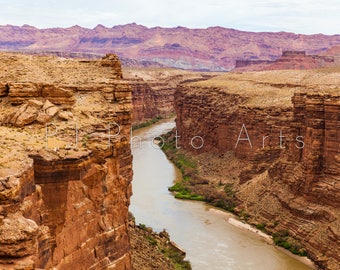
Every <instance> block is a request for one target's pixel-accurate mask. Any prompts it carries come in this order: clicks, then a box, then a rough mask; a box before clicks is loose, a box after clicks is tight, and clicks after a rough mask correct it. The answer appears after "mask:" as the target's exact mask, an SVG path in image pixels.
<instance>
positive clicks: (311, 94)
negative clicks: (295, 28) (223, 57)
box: [175, 69, 340, 269]
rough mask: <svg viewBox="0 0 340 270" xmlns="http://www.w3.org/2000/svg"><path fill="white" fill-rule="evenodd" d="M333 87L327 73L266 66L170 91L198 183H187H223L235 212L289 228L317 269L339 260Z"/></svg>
mask: <svg viewBox="0 0 340 270" xmlns="http://www.w3.org/2000/svg"><path fill="white" fill-rule="evenodd" d="M339 85H340V73H339V71H338V70H337V71H336V70H334V69H333V70H323V71H280V72H279V71H271V72H258V73H243V74H228V75H222V76H219V77H216V78H213V79H210V80H208V81H204V82H199V83H194V84H187V85H185V84H184V85H181V86H180V87H179V88H178V89H177V92H176V96H175V109H176V113H177V119H176V124H177V131H178V136H179V137H178V138H177V139H178V144H179V146H180V147H182V148H184V149H185V150H186V151H189V152H191V153H192V154H195V155H194V156H196V158H197V159H198V164H199V166H198V170H199V171H200V173H201V174H200V176H201V178H202V179H205V183H204V181H201V182H200V183H198V182H197V183H194V185H195V187H194V188H195V189H196V190H199V189H198V188H199V186H200V185H201V186H202V188H201V190H207V189H208V188H207V186H206V184H207V183H210V184H209V187H211V186H216V192H220V191H219V187H220V186H221V185H222V186H223V185H224V184H231V185H232V186H234V191H235V192H236V194H235V195H236V198H237V207H236V209H235V210H236V211H237V212H238V213H240V214H241V215H243V216H247V218H248V221H249V222H252V223H255V224H262V225H263V226H266V229H267V230H268V231H269V232H272V233H273V232H288V234H289V235H290V236H291V237H292V238H293V239H295V240H297V241H298V242H300V243H301V244H302V246H303V247H304V248H305V249H306V250H307V254H308V255H309V256H310V258H312V259H313V260H314V261H315V262H316V263H317V264H318V265H319V266H320V267H322V268H324V269H339V268H338V266H339V264H338V263H339V261H340V257H339V247H340V230H339V222H340V221H339V218H340V211H339V206H340V200H339V194H340V163H339V160H340V159H339V155H340V152H339V146H340V126H339V124H340V122H339V121H340V118H339V115H340V92H339ZM198 136H200V137H198ZM202 142H203V145H202ZM201 146H202V147H201ZM205 167H206V168H205ZM206 180H208V181H206ZM203 195H205V194H204V192H203Z"/></svg>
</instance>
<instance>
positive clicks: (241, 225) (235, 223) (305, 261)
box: [217, 210, 317, 269]
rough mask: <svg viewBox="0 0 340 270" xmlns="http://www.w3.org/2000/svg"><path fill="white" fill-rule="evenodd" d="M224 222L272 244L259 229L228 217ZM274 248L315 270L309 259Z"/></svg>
mask: <svg viewBox="0 0 340 270" xmlns="http://www.w3.org/2000/svg"><path fill="white" fill-rule="evenodd" d="M217 211H218V210H217ZM221 212H222V211H221ZM226 220H227V221H228V223H229V224H231V225H233V226H235V227H237V228H240V229H243V230H247V231H250V232H252V233H256V234H257V235H258V236H260V237H261V238H263V239H264V240H265V241H266V242H267V243H268V244H274V241H273V238H272V237H271V236H270V235H268V234H266V233H264V232H262V231H260V230H259V229H257V228H254V227H252V226H251V225H249V224H246V223H243V222H242V221H239V220H237V219H235V218H234V217H230V216H228V215H226ZM276 248H278V249H279V250H280V251H282V252H284V253H285V254H287V255H289V256H291V257H293V258H295V259H296V260H298V261H300V262H302V263H303V264H305V265H307V266H309V267H311V268H312V269H317V268H316V266H315V264H314V263H313V262H312V261H311V260H310V259H309V258H307V257H301V256H298V255H295V254H293V253H291V252H290V251H288V250H286V249H284V248H282V247H279V246H276Z"/></svg>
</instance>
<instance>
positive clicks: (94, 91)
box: [0, 54, 132, 269]
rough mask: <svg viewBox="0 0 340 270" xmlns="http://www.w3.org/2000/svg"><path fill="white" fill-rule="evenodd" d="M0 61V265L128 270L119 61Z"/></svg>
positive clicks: (128, 167) (126, 130)
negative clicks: (1, 90)
mask: <svg viewBox="0 0 340 270" xmlns="http://www.w3.org/2000/svg"><path fill="white" fill-rule="evenodd" d="M0 58H1V61H0V62H1V64H0V69H1V70H2V72H1V77H0V85H2V86H4V88H5V90H4V91H3V96H2V97H1V103H0V110H1V115H2V120H1V124H2V125H1V126H0V134H1V137H2V140H3V141H2V145H1V147H0V163H1V169H0V268H1V269H132V264H131V254H130V244H129V236H128V222H129V219H128V206H129V200H130V196H131V192H132V191H131V180H132V156H131V151H130V139H129V138H130V137H129V136H130V128H131V109H132V102H131V89H130V87H129V86H128V85H127V83H126V82H125V81H123V80H122V79H121V78H122V70H121V68H120V63H119V60H118V59H117V57H116V56H115V55H108V56H107V57H105V58H103V59H102V60H96V61H79V60H69V59H61V58H55V57H36V56H23V55H16V54H1V55H0ZM5 70H6V71H5Z"/></svg>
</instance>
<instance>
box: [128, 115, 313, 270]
mask: <svg viewBox="0 0 340 270" xmlns="http://www.w3.org/2000/svg"><path fill="white" fill-rule="evenodd" d="M174 126H175V123H174V122H173V121H163V122H161V123H159V124H156V125H153V126H151V127H147V128H142V129H139V130H137V131H135V132H134V133H133V136H135V138H134V140H133V142H134V143H133V144H132V152H133V156H134V158H133V170H134V177H133V196H132V198H131V206H130V211H131V212H132V213H133V214H134V216H135V217H136V223H137V224H138V223H142V224H145V225H147V226H150V227H152V228H153V229H154V230H156V231H161V230H163V229H164V228H165V229H166V230H167V231H168V232H169V233H170V236H171V239H172V240H173V241H174V242H176V243H177V244H178V245H179V246H180V247H181V248H183V249H184V250H185V251H186V253H187V259H188V260H190V262H191V264H192V267H193V269H194V270H222V269H223V270H229V269H230V270H238V269H239V270H250V269H253V270H307V269H311V268H309V267H308V266H306V265H304V264H303V263H301V262H300V261H298V260H296V259H295V258H292V257H291V256H289V255H287V254H285V253H283V252H282V251H280V250H279V249H278V248H276V247H275V246H273V245H269V244H267V243H266V242H265V241H264V240H263V239H261V238H260V237H259V236H257V235H256V234H254V233H251V232H248V231H244V230H242V229H239V228H236V227H234V226H232V225H231V224H229V223H228V222H227V221H226V216H225V215H224V214H221V212H219V211H216V210H215V209H214V208H212V207H210V206H207V205H206V204H205V203H202V202H193V201H183V200H177V199H175V198H174V197H173V196H172V195H171V193H170V192H169V191H168V189H167V188H168V187H169V186H171V185H172V184H173V182H174V181H175V180H176V179H178V178H179V177H181V175H180V173H179V171H178V170H177V169H176V168H175V167H174V166H173V164H172V163H171V162H170V161H169V160H168V159H167V158H166V156H165V154H164V153H163V152H162V151H161V150H160V149H159V148H158V147H157V146H156V145H155V144H153V138H154V137H156V136H159V135H160V134H163V133H165V132H167V131H169V130H170V129H172V128H173V127H174ZM226 215H227V213H226Z"/></svg>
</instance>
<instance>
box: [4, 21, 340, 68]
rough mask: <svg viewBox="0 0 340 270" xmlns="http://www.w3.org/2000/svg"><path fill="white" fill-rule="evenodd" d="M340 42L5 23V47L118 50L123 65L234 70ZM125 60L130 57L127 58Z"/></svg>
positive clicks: (90, 52)
mask: <svg viewBox="0 0 340 270" xmlns="http://www.w3.org/2000/svg"><path fill="white" fill-rule="evenodd" d="M339 44H340V36H339V35H333V36H327V35H323V34H316V35H303V34H294V33H287V32H276V33H270V32H259V33H255V32H246V31H239V30H235V29H228V28H223V27H209V28H206V29H190V28H186V27H180V26H179V27H175V28H162V27H153V28H148V27H145V26H143V25H137V24H135V23H131V24H126V25H117V26H114V27H111V28H109V27H105V26H103V25H97V26H96V27H95V28H93V29H88V28H83V27H80V26H77V25H76V26H73V27H69V28H50V29H38V28H35V27H33V26H29V25H23V26H13V25H3V26H0V50H2V51H4V50H6V51H22V52H38V53H42V52H46V51H47V52H51V51H56V52H64V53H74V54H75V55H78V56H79V55H81V54H82V53H83V56H85V55H87V57H91V58H92V57H98V54H99V55H101V54H106V53H109V52H114V53H116V54H117V55H118V56H119V58H120V59H123V64H124V63H126V65H140V66H150V65H157V66H167V67H175V68H180V69H190V70H200V71H228V70H231V69H233V68H234V67H235V62H236V61H237V60H246V61H251V60H265V61H268V60H270V61H273V60H276V59H278V58H280V57H281V55H282V52H283V51H306V53H307V54H309V55H315V54H320V53H323V52H325V51H326V50H327V49H330V48H331V47H333V46H336V45H339ZM96 55H97V56H96ZM124 60H125V61H124Z"/></svg>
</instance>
